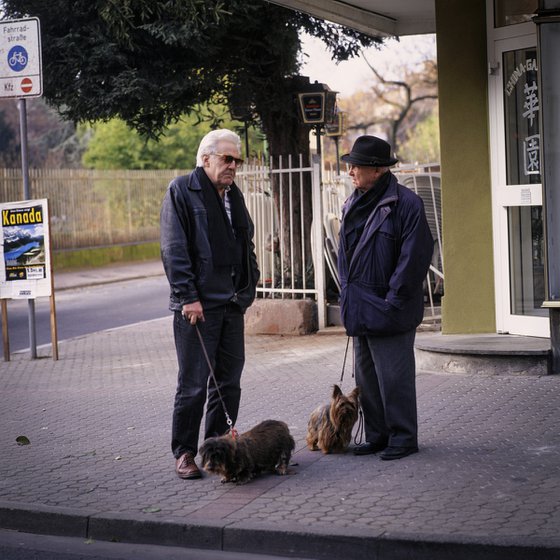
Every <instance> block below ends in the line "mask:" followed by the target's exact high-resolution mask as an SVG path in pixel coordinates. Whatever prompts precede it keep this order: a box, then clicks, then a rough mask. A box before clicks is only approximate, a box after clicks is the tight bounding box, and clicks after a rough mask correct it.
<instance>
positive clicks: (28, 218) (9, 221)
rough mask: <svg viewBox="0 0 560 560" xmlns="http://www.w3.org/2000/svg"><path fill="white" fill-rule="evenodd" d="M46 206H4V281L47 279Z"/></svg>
mask: <svg viewBox="0 0 560 560" xmlns="http://www.w3.org/2000/svg"><path fill="white" fill-rule="evenodd" d="M44 214H45V213H44V210H43V205H42V204H38V205H31V206H21V207H12V208H3V209H2V237H3V242H4V251H3V253H4V262H3V264H4V269H5V281H6V282H12V281H17V280H42V279H44V278H46V270H47V265H46V258H47V257H46V248H45V218H46V216H45V215H44Z"/></svg>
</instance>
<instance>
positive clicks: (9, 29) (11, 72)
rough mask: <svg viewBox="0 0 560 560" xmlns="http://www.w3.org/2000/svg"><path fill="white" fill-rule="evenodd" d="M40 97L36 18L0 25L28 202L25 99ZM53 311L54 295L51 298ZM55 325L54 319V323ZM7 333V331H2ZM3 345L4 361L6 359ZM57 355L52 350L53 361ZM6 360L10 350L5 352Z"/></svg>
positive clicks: (31, 302)
mask: <svg viewBox="0 0 560 560" xmlns="http://www.w3.org/2000/svg"><path fill="white" fill-rule="evenodd" d="M41 95H43V74H42V61H41V33H40V26H39V20H38V19H37V18H27V19H12V20H3V21H0V99H2V98H11V97H15V98H17V99H18V110H19V128H20V137H21V170H22V174H23V197H24V199H26V200H29V199H31V187H30V184H29V164H28V161H27V152H28V150H27V97H40V96H41ZM27 304H28V308H29V349H30V354H31V357H32V358H33V359H34V358H36V357H37V339H36V335H35V299H33V298H30V299H28V300H27ZM1 306H2V320H3V321H4V320H5V319H6V320H7V309H6V300H5V299H2V300H1ZM51 308H52V309H54V294H53V295H52V296H51ZM54 320H55V321H56V319H54ZM52 321H53V316H52V315H51V323H52ZM3 330H4V331H6V329H3ZM6 349H7V348H6V344H4V357H5V358H6ZM55 354H56V358H55V359H58V352H57V351H55V350H54V341H53V357H54V356H55ZM8 359H9V348H8Z"/></svg>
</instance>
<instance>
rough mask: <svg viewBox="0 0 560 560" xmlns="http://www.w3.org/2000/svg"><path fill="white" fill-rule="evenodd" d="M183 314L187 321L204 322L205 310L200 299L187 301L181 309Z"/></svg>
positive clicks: (193, 323)
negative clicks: (191, 301)
mask: <svg viewBox="0 0 560 560" xmlns="http://www.w3.org/2000/svg"><path fill="white" fill-rule="evenodd" d="M181 315H183V317H184V319H185V321H188V322H189V323H190V324H191V325H196V323H197V321H203V322H204V311H203V309H202V304H201V303H200V301H194V302H193V303H185V305H183V309H182V310H181Z"/></svg>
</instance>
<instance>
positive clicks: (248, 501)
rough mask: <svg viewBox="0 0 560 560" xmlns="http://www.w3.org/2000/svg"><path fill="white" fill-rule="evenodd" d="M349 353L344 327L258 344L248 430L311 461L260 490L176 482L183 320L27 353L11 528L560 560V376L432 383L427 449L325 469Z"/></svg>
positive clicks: (11, 382) (430, 376)
mask: <svg viewBox="0 0 560 560" xmlns="http://www.w3.org/2000/svg"><path fill="white" fill-rule="evenodd" d="M152 264H153V266H154V267H155V268H154V270H153V272H154V273H158V270H157V264H159V263H152ZM117 268H118V267H117ZM124 268H125V267H123V268H122V269H120V272H119V271H118V270H116V271H115V270H114V271H113V273H111V274H112V276H111V278H112V279H116V278H117V277H118V276H119V274H124V273H125V271H124ZM126 268H128V267H126ZM132 269H133V270H134V271H136V272H138V268H137V267H132ZM131 273H132V270H130V269H128V270H127V272H126V274H128V275H130V274H131ZM146 273H147V272H146ZM102 276H103V275H102V273H101V271H98V272H96V273H92V272H91V271H90V272H86V271H84V272H81V273H73V275H59V276H58V277H57V278H56V279H55V283H56V285H57V289H63V287H66V288H68V287H70V286H71V285H72V282H78V281H82V282H86V281H87V282H90V283H91V282H97V281H103V278H102ZM82 285H83V284H82ZM345 347H346V337H345V335H344V334H343V333H341V331H340V330H339V329H337V330H336V331H335V332H334V333H333V334H330V335H326V334H317V335H311V336H300V337H293V338H292V337H283V336H251V337H249V338H248V340H247V349H246V350H247V351H246V353H247V363H246V368H245V373H244V376H243V379H242V386H243V393H242V402H241V410H240V414H239V421H238V424H237V428H238V430H240V431H245V430H246V429H248V428H250V427H251V426H252V425H254V424H256V423H257V422H260V421H261V420H264V419H266V418H275V419H279V420H284V421H286V422H287V423H288V425H289V426H290V430H291V432H292V434H293V436H294V438H295V440H296V453H295V455H294V457H293V462H294V463H295V464H294V465H293V466H292V471H293V474H292V475H290V476H287V477H277V476H273V475H266V476H262V477H260V478H258V479H256V480H254V481H252V482H251V483H249V484H247V485H244V486H234V485H229V484H228V485H222V484H220V482H219V479H218V478H217V477H214V476H206V477H204V478H203V479H202V480H197V481H183V480H180V479H179V478H177V477H176V475H175V472H174V460H173V457H172V455H171V452H170V446H169V437H170V436H169V433H170V421H171V407H172V400H173V394H174V390H175V382H176V362H175V352H174V348H173V341H172V332H171V322H170V318H169V319H167V318H166V319H160V320H155V321H150V322H146V323H142V324H137V325H133V326H129V327H125V328H119V329H114V330H109V331H104V332H100V333H96V334H93V335H88V336H85V337H81V338H76V339H73V340H70V341H64V342H61V343H60V344H59V360H58V361H53V360H51V359H50V356H51V355H50V349H49V348H46V349H43V348H42V349H40V352H39V354H40V358H39V359H37V360H30V359H29V356H28V355H27V354H23V353H22V354H16V355H14V356H13V357H12V361H11V362H7V363H6V362H3V363H2V365H1V366H0V383H1V387H2V398H1V399H0V418H1V421H2V426H3V429H2V430H1V431H0V449H1V450H2V452H1V455H0V527H2V528H10V529H17V530H22V531H28V532H34V533H45V534H57V535H64V536H79V537H82V538H84V539H85V538H90V539H94V540H106V541H121V542H136V543H153V544H167V545H175V546H185V547H197V548H206V549H217V550H229V551H244V552H255V553H256V552H260V553H267V554H277V555H285V556H290V555H291V556H294V555H297V556H299V557H309V558H321V559H344V560H352V559H366V558H368V559H383V560H385V559H389V560H393V559H402V558H411V559H414V560H439V559H448V558H453V560H463V559H465V560H467V559H468V560H472V559H473V558H478V559H480V560H486V559H495V558H496V559H497V558H499V559H502V558H503V559H507V560H512V559H523V560H532V559H539V560H548V559H555V558H560V534H559V527H560V501H559V496H560V376H522V375H520V376H513V375H508V376H500V375H484V374H478V375H465V374H459V373H457V374H448V375H442V374H435V373H430V372H426V371H420V372H418V383H417V384H418V406H419V422H420V453H418V454H416V455H412V456H410V457H407V458H405V459H402V460H400V461H387V462H384V461H381V460H379V458H377V457H375V456H366V457H355V456H354V455H352V454H351V453H347V454H345V455H322V454H320V453H319V452H311V451H309V450H307V449H306V448H305V432H306V425H307V419H308V417H309V413H310V412H311V411H312V410H313V408H315V406H317V405H318V404H320V403H322V402H326V401H327V400H328V396H329V394H330V391H331V386H332V385H333V384H334V383H337V382H338V381H339V379H340V373H341V367H342V361H343V356H344V350H345ZM350 362H351V360H349V361H348V362H347V371H346V374H345V378H344V381H343V383H342V386H343V389H344V391H345V392H347V391H349V390H350V389H351V387H352V385H353V379H352V377H351V375H350V372H349V369H350V365H349V363H350ZM18 436H26V437H27V438H28V439H29V440H30V442H31V444H30V445H24V446H19V445H18V444H17V443H16V438H17V437H18Z"/></svg>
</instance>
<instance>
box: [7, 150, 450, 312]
mask: <svg viewBox="0 0 560 560" xmlns="http://www.w3.org/2000/svg"><path fill="white" fill-rule="evenodd" d="M393 171H394V172H395V174H396V175H397V176H398V178H399V181H400V182H401V183H403V184H404V185H405V186H407V187H409V188H411V189H413V190H415V191H416V192H417V193H418V194H419V195H420V196H421V197H422V198H423V199H424V204H425V207H426V213H427V215H428V220H429V221H430V227H432V233H433V236H434V239H436V241H437V250H436V251H435V252H434V260H433V262H432V267H431V276H430V277H429V282H430V290H428V293H429V294H430V302H431V304H432V314H434V311H433V309H434V304H433V299H432V297H433V294H435V293H437V291H438V290H441V288H442V283H443V272H442V256H441V255H442V253H441V244H442V238H441V186H440V178H439V172H438V171H439V168H437V167H435V166H429V167H426V166H406V167H405V166H400V167H396V168H394V170H393ZM184 173H187V171H184V170H150V171H126V170H125V171H114V170H106V171H102V170H85V169H77V170H75V169H32V170H30V172H29V179H30V191H31V196H32V198H34V199H35V198H46V199H48V200H49V212H50V218H51V225H50V228H51V230H50V231H51V243H52V248H53V249H54V250H65V249H80V248H88V247H99V246H108V245H118V244H131V243H145V242H155V241H158V240H159V214H160V207H161V201H162V199H163V195H164V193H165V190H166V188H167V185H168V184H169V181H170V180H171V179H172V178H173V177H175V176H177V175H181V174H184ZM236 182H237V184H238V185H239V187H240V188H241V190H242V191H243V193H244V196H245V199H246V202H247V206H248V208H249V212H250V214H251V216H252V219H253V222H254V223H255V249H256V253H257V259H258V262H259V266H260V269H261V284H260V285H259V287H258V292H259V294H260V296H261V297H269V298H306V297H311V298H314V299H315V300H316V301H317V302H318V303H320V305H319V308H320V311H319V313H320V314H321V313H322V312H323V311H322V309H323V307H324V306H323V305H322V303H324V301H325V298H326V289H325V275H324V273H325V264H326V265H327V269H328V270H329V271H330V277H331V278H332V280H333V281H334V282H335V284H336V287H337V288H338V287H339V285H338V280H337V279H338V275H337V270H336V253H337V250H338V227H339V218H340V209H341V205H342V203H343V201H344V200H345V199H346V197H347V196H348V195H349V194H350V192H351V191H352V188H353V187H352V183H351V180H350V177H348V175H347V173H345V172H344V173H340V174H337V173H335V172H334V171H333V170H332V169H325V170H323V171H322V173H320V171H319V164H318V162H314V164H313V165H304V164H303V158H302V157H301V156H300V157H299V158H291V157H289V158H277V159H275V160H270V161H268V162H254V163H252V164H248V165H245V166H244V167H243V168H242V169H241V170H239V171H238V172H237V177H236ZM22 183H23V182H22V176H21V170H19V169H0V202H12V201H17V200H21V199H22V197H23V195H22V191H23V189H22ZM316 218H318V219H316Z"/></svg>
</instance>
